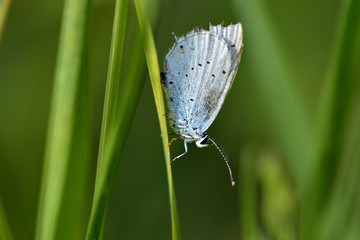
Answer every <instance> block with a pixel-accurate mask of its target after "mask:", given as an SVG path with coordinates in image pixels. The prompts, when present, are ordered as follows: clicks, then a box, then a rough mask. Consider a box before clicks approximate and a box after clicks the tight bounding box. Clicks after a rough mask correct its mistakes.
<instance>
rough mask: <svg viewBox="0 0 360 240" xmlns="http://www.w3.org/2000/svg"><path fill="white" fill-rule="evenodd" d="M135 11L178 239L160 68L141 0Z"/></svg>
mask: <svg viewBox="0 0 360 240" xmlns="http://www.w3.org/2000/svg"><path fill="white" fill-rule="evenodd" d="M134 2H135V7H136V12H137V16H138V20H139V24H140V28H141V31H142V34H143V44H144V51H145V57H146V62H147V66H148V70H149V75H150V80H151V86H152V89H153V93H154V98H155V104H156V110H157V113H158V118H159V124H160V130H161V137H162V142H163V150H164V156H165V165H166V171H167V178H168V186H169V200H170V208H171V222H172V239H173V240H178V239H180V229H179V220H178V213H177V207H176V199H175V189H174V183H173V179H172V172H171V166H170V150H169V144H168V132H167V125H166V119H165V104H164V97H163V92H162V87H161V84H160V69H159V62H158V57H157V52H156V47H155V42H154V37H153V34H152V30H151V25H150V22H149V20H148V18H147V16H146V12H145V9H144V5H143V2H142V0H134Z"/></svg>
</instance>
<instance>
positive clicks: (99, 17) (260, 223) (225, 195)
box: [0, 0, 360, 240]
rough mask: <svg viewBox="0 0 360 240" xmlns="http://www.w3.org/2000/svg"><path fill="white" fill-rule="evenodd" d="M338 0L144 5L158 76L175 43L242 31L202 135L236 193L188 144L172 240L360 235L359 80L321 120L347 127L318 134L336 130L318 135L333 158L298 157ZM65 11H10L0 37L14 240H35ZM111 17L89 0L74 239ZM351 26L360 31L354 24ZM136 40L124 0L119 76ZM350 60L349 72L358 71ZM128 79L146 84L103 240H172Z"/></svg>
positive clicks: (329, 59) (180, 164) (146, 102)
mask: <svg viewBox="0 0 360 240" xmlns="http://www.w3.org/2000/svg"><path fill="white" fill-rule="evenodd" d="M3 1H4V0H3ZM0 2H1V1H0ZM149 2H150V4H149ZM349 2H352V1H340V0H326V1H325V0H319V1H310V0H305V1H285V0H273V1H263V0H262V1H260V0H255V1H250V0H243V1H241V0H222V1H207V0H200V1H192V0H183V1H175V0H164V1H150V0H149V1H148V4H149V6H152V7H153V8H152V7H149V9H148V11H151V13H150V14H149V15H151V16H152V27H153V32H154V37H155V41H156V47H157V51H158V56H159V61H160V66H161V69H163V60H164V57H165V55H166V53H167V52H168V50H169V49H170V48H171V46H172V44H173V43H174V38H173V36H172V34H171V33H172V32H174V33H175V34H176V35H177V36H181V35H183V34H186V33H187V32H188V31H190V30H191V29H192V28H193V27H195V26H198V25H202V26H203V27H204V28H207V27H208V24H209V22H211V23H212V24H213V25H215V24H219V23H221V22H222V21H224V22H225V25H228V24H230V23H237V22H241V23H242V24H243V29H244V45H245V46H244V51H243V55H242V59H241V63H240V67H239V70H238V74H237V77H236V79H235V82H234V84H233V87H232V89H231V91H230V93H229V95H228V97H227V99H226V101H225V104H224V106H223V108H222V110H221V111H220V113H219V115H218V117H217V119H216V120H215V122H214V123H213V125H212V126H211V127H210V129H209V131H208V132H209V133H210V135H211V136H213V137H214V138H215V139H216V140H217V141H218V142H220V143H221V145H222V146H223V148H224V149H225V151H226V153H227V154H228V156H229V158H230V161H231V163H232V168H233V171H234V175H235V177H236V180H237V184H236V186H235V187H232V186H231V184H230V181H229V176H228V171H227V169H226V165H225V163H224V161H223V159H222V157H221V155H220V154H219V153H218V152H217V150H216V148H214V147H209V148H204V149H197V148H196V146H195V145H194V144H191V145H190V146H189V153H188V154H187V155H186V156H184V157H183V158H181V159H179V160H177V161H176V163H175V164H174V165H173V167H172V170H173V177H174V184H175V191H176V200H177V205H178V212H179V220H180V229H181V235H182V239H214V240H215V239H289V240H291V239H300V238H301V237H303V238H304V236H309V238H307V239H359V238H360V230H359V229H358V227H356V226H360V218H359V216H360V209H359V206H357V204H355V203H356V202H359V200H360V199H359V198H360V195H359V193H360V191H359V189H360V188H358V187H359V183H360V181H359V173H358V172H359V171H355V170H356V169H357V170H360V164H359V161H360V160H359V159H360V154H359V150H358V149H359V144H360V137H359V132H360V131H359V130H360V128H359V127H360V121H359V119H360V114H359V113H360V111H359V110H360V108H359V106H360V104H359V100H360V97H359V85H360V84H359V74H358V72H357V73H356V74H357V75H356V74H355V75H354V74H352V75H351V78H352V79H355V80H352V82H353V84H352V85H351V87H349V88H345V90H344V91H343V92H342V93H343V94H342V96H343V97H344V98H347V100H344V101H345V102H346V103H347V104H346V105H345V106H343V107H344V108H346V111H345V110H344V111H341V108H342V107H340V108H339V109H340V110H339V111H335V117H334V116H332V117H334V118H335V119H336V114H337V113H338V114H342V115H343V114H345V117H344V118H345V120H343V121H338V122H336V123H335V124H334V125H331V124H330V125H326V124H324V125H325V128H326V127H327V126H330V129H332V127H333V126H335V127H334V128H336V129H337V130H338V131H340V133H339V134H338V135H336V134H333V135H332V134H329V135H328V138H329V139H330V141H331V139H332V137H334V136H335V137H339V136H340V137H341V139H342V140H341V142H340V143H337V145H336V146H337V151H336V152H335V153H333V155H331V156H332V157H331V156H330V160H329V161H327V162H326V161H323V160H322V159H323V158H319V159H318V161H311V160H313V159H314V158H311V157H309V154H307V152H309V151H310V150H309V149H311V148H312V145H313V143H314V144H315V143H316V139H317V138H316V132H317V130H318V129H317V128H318V127H319V125H318V124H319V121H318V120H317V119H318V115H319V112H321V111H322V110H321V109H320V108H321V106H322V104H321V102H322V99H323V95H324V94H323V92H324V88H326V87H324V85H326V81H327V80H328V79H332V75H331V74H332V72H333V70H332V69H331V66H332V64H333V65H334V66H335V65H336V56H337V55H339V54H338V53H339V52H341V51H340V50H337V47H336V46H338V44H337V43H338V42H341V39H342V32H341V26H342V25H341V24H342V20H341V19H342V17H343V15H344V13H343V12H346V11H345V10H344V9H346V6H347V4H348V3H349ZM62 9H63V1H39V0H34V1H16V0H14V1H12V4H11V6H10V8H9V12H8V16H7V20H6V24H5V27H4V30H3V33H2V38H1V40H0V41H1V42H0V213H1V214H0V215H1V216H2V217H1V219H0V224H2V225H3V228H6V229H7V227H8V228H9V229H10V231H11V235H12V236H13V238H14V239H33V238H34V235H35V229H36V218H37V209H38V202H39V196H40V186H41V176H42V168H43V159H44V150H45V141H46V130H47V126H48V120H49V112H50V102H51V96H52V87H53V80H54V71H55V66H56V56H57V50H58V46H59V34H60V28H61V19H62ZM113 14H114V1H111V0H105V1H104V0H93V1H92V2H91V6H90V15H89V16H90V19H89V31H88V49H87V51H88V64H89V65H88V66H89V67H88V77H89V87H90V97H89V101H90V102H89V106H90V112H91V114H90V116H89V119H88V123H89V124H90V126H91V134H90V135H91V140H90V141H91V149H90V156H91V157H90V159H89V162H88V163H87V166H86V168H87V170H86V171H87V178H86V191H85V194H86V195H85V197H84V202H83V203H82V204H81V206H82V207H84V209H85V211H84V216H83V218H82V219H83V221H82V222H80V223H78V225H79V226H80V227H79V232H81V234H82V235H85V231H86V226H87V221H88V218H89V214H90V209H91V202H92V193H93V188H94V181H95V172H96V160H97V151H98V146H99V136H100V127H101V119H102V108H103V103H104V93H105V82H106V74H107V67H108V59H109V50H110V39H111V33H112V23H113ZM353 24H355V25H356V26H358V27H360V25H359V23H358V20H357V22H354V23H353ZM339 29H340V30H339ZM137 31H139V27H138V22H137V18H136V11H135V8H134V4H133V2H132V1H130V2H129V12H128V25H127V38H126V41H125V47H124V51H125V53H124V59H123V69H126V68H127V67H129V66H127V64H128V62H127V59H128V58H129V57H130V55H131V51H132V49H131V47H132V38H131V36H133V34H134V33H136V32H137ZM357 39H358V40H359V34H358V36H357ZM354 46H357V47H355V48H351V49H350V50H349V51H350V52H352V51H357V52H359V49H360V48H359V43H358V44H357V45H356V44H354ZM350 47H351V46H350ZM334 56H335V57H334ZM356 56H357V58H355V57H356ZM355 57H354V59H352V60H350V64H355V65H356V64H358V63H359V54H357V55H356V54H355ZM334 59H335V60H334ZM339 59H340V57H339ZM334 62H335V63H334ZM357 66H358V67H359V65H357ZM334 68H336V67H334ZM138 71H139V72H141V77H142V78H144V79H146V80H145V81H144V87H143V90H142V93H141V97H140V99H139V102H138V105H137V109H136V113H135V116H134V119H133V121H132V124H131V129H130V133H129V136H128V138H127V142H126V145H125V149H124V152H123V154H122V156H121V159H122V160H121V164H120V167H119V169H118V172H117V177H116V181H115V184H114V188H113V189H112V195H111V199H110V203H109V206H108V212H107V216H106V220H105V227H104V239H170V238H171V222H170V209H169V201H168V198H169V196H168V187H167V180H166V170H165V164H164V160H163V157H164V156H163V152H162V143H161V138H160V128H159V123H158V118H157V114H156V107H155V103H154V97H153V92H152V89H151V85H150V80H149V78H148V73H147V68H146V64H145V60H144V59H143V61H142V62H139V63H138ZM329 75H330V76H329ZM348 76H349V75H347V76H344V78H347V77H348ZM334 78H335V77H334ZM338 78H341V76H340V77H338ZM343 81H344V82H346V79H345V80H343ZM337 87H339V85H337ZM340 87H341V85H340ZM340 87H339V88H340ZM342 89H343V88H342ZM325 95H326V94H325ZM349 96H350V97H349ZM325 99H326V97H325ZM325 105H326V103H325ZM326 106H327V105H326ZM330 108H331V107H330ZM325 115H326V114H325ZM320 122H321V121H320ZM321 127H323V126H321ZM339 129H340V130H339ZM330 132H332V131H330ZM314 135H315V136H314ZM182 151H183V144H182V142H181V141H178V142H175V143H173V144H172V145H171V155H172V156H176V155H178V154H180V153H182ZM315 160H316V158H315ZM319 166H321V167H319ZM319 169H320V170H319ZM324 169H325V170H324ZM324 186H325V187H324ZM319 192H321V193H319ZM312 195H313V196H314V197H313V198H314V199H315V200H314V199H313V198H312ZM319 201H321V204H319ZM312 213H314V216H313V215H312ZM312 219H313V222H311V220H312ZM306 224H311V225H312V226H313V227H312V228H311V227H310V228H306V226H305V225H306ZM304 229H311V230H309V232H304V231H306V230H304ZM314 229H315V230H314ZM307 234H308V235H307ZM305 239H306V238H305Z"/></svg>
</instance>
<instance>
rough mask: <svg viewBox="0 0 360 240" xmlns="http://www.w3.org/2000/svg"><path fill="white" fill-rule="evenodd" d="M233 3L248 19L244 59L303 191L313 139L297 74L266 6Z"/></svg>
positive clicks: (256, 0) (252, 2)
mask: <svg viewBox="0 0 360 240" xmlns="http://www.w3.org/2000/svg"><path fill="white" fill-rule="evenodd" d="M233 2H234V5H235V7H236V8H237V9H238V12H239V16H241V17H242V18H243V19H244V20H243V22H242V24H243V27H244V45H245V46H244V53H243V54H244V55H243V59H247V61H250V64H251V65H252V66H253V67H252V68H253V74H254V76H255V77H254V78H253V79H254V83H255V84H256V86H257V88H258V89H259V92H260V95H261V96H262V97H263V99H262V101H263V102H264V103H265V106H266V109H267V110H268V112H267V114H268V115H269V118H270V120H271V124H272V125H273V128H274V132H275V133H276V136H275V137H276V138H277V142H278V143H279V144H280V146H281V148H282V150H283V154H284V155H285V159H286V161H287V164H288V166H289V168H290V171H291V173H292V174H293V176H294V177H295V180H296V182H297V184H299V187H300V188H302V187H303V186H304V184H303V183H305V182H306V175H305V174H304V172H307V171H308V170H307V169H308V168H309V166H310V163H309V161H308V157H307V156H306V154H307V152H308V151H307V150H308V142H309V139H310V135H309V133H310V132H309V122H308V117H309V116H308V114H307V112H306V110H305V106H304V105H303V101H302V99H301V97H300V94H299V92H298V91H297V89H296V88H295V86H294V80H295V78H294V74H293V73H292V72H291V70H290V67H289V64H288V62H287V61H286V60H287V59H286V57H285V56H284V54H283V52H284V51H283V49H282V48H281V46H279V41H277V39H276V34H275V29H274V24H271V19H270V18H269V16H268V14H267V12H266V11H265V9H264V3H262V1H259V0H243V1H236V0H234V1H233ZM299 153H301V154H299Z"/></svg>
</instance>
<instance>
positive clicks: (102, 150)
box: [86, 0, 140, 239]
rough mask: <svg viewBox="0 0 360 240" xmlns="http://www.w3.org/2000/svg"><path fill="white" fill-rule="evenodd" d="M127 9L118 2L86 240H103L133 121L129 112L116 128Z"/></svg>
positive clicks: (124, 0)
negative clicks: (107, 216) (104, 227)
mask: <svg viewBox="0 0 360 240" xmlns="http://www.w3.org/2000/svg"><path fill="white" fill-rule="evenodd" d="M128 5H129V2H128V0H117V1H116V6H115V14H114V23H113V33H112V40H111V49H110V59H109V67H108V75H107V81H106V90H105V100H104V110H103V118H102V125H101V135H100V145H99V154H98V166H97V171H96V180H95V191H94V198H93V205H92V210H91V215H90V219H89V224H88V229H87V233H86V239H101V238H102V231H103V226H104V220H105V214H106V206H107V204H108V199H109V195H110V192H111V191H110V190H111V188H112V185H113V182H114V179H115V175H116V171H117V169H118V165H119V162H120V158H119V157H120V154H121V152H122V150H123V148H124V144H125V140H126V138H127V133H128V129H129V126H130V122H131V119H132V117H130V118H129V117H127V116H126V111H124V112H122V114H121V115H120V116H119V118H120V119H119V120H118V121H117V124H116V126H117V128H116V127H115V120H116V119H115V118H116V112H117V111H116V110H117V101H118V95H119V94H118V91H119V83H120V70H121V62H122V56H123V48H124V39H125V29H126V20H127V12H128ZM127 82H132V84H135V85H136V84H137V81H133V79H127ZM128 91H131V89H122V94H127V96H128V94H129V92H128ZM139 91H140V89H138V91H137V92H139ZM134 95H135V96H138V94H136V93H134ZM134 101H135V102H136V99H133V100H131V102H134ZM119 104H120V105H121V107H122V108H124V109H128V110H131V109H135V106H136V105H131V108H130V109H129V108H128V104H127V103H126V102H124V101H122V102H121V103H119ZM119 107H120V106H119ZM132 111H134V110H132ZM131 116H132V115H131ZM115 129H117V130H115ZM110 132H115V133H116V134H114V133H111V134H110Z"/></svg>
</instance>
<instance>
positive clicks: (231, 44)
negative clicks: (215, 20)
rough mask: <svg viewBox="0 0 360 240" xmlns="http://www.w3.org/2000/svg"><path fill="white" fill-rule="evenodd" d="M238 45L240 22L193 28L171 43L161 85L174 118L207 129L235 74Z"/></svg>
mask: <svg viewBox="0 0 360 240" xmlns="http://www.w3.org/2000/svg"><path fill="white" fill-rule="evenodd" d="M241 49H242V28H241V24H236V25H230V26H228V27H226V28H224V27H222V26H221V25H218V26H210V31H204V30H201V29H196V31H193V32H190V33H189V34H187V35H186V36H185V37H183V38H180V39H179V40H178V41H177V42H176V43H175V45H174V46H173V48H172V49H171V50H170V52H169V54H168V55H167V56H166V59H165V70H166V78H164V79H163V85H164V86H165V89H166V90H167V93H168V98H169V102H170V106H171V109H172V111H173V113H174V115H175V117H176V119H177V120H179V121H185V122H188V123H189V126H191V127H192V128H193V129H194V130H195V129H197V132H200V133H202V132H205V131H206V130H207V129H208V127H209V126H210V125H211V123H212V122H213V121H214V119H215V118H216V116H217V114H218V112H219V110H220V108H221V106H222V104H223V102H224V100H225V97H226V95H227V93H228V91H229V89H230V87H231V85H232V82H233V80H234V78H235V75H236V71H237V67H238V63H239V61H240V54H241Z"/></svg>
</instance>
